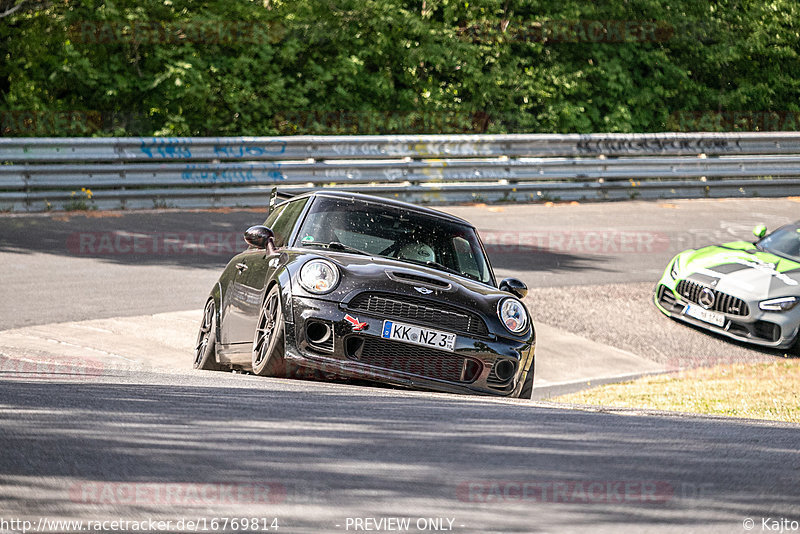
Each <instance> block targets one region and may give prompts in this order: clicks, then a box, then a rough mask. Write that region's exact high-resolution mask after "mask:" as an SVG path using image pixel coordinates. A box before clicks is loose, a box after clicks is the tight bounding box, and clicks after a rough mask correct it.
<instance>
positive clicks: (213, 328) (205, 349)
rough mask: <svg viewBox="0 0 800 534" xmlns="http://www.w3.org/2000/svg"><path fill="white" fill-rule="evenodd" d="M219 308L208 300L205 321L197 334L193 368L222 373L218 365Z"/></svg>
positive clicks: (204, 315) (212, 300) (211, 300)
mask: <svg viewBox="0 0 800 534" xmlns="http://www.w3.org/2000/svg"><path fill="white" fill-rule="evenodd" d="M216 343H217V306H216V304H215V303H214V299H208V302H206V307H205V308H204V309H203V321H202V322H201V323H200V331H199V332H198V334H197V343H195V346H194V362H193V364H192V367H194V368H195V369H203V370H205V371H222V370H223V367H222V366H220V365H219V364H218V363H217V350H216Z"/></svg>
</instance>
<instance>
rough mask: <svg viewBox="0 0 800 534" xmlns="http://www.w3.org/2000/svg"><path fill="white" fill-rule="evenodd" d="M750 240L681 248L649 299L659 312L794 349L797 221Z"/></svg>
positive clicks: (799, 320)
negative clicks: (753, 240)
mask: <svg viewBox="0 0 800 534" xmlns="http://www.w3.org/2000/svg"><path fill="white" fill-rule="evenodd" d="M753 233H754V234H755V236H756V237H758V238H759V240H758V241H757V242H756V243H755V244H754V243H749V242H747V241H736V242H733V243H726V244H724V245H717V246H710V247H705V248H701V249H699V250H693V249H690V250H685V251H683V252H681V253H680V254H678V255H677V256H675V257H674V258H673V259H672V261H670V262H669V265H667V268H666V270H665V271H664V275H663V276H662V277H661V280H660V281H659V282H658V284H657V285H656V288H655V295H654V301H655V304H656V306H657V307H658V309H659V310H661V311H662V312H663V313H664V314H665V315H668V316H670V317H672V318H674V319H679V320H681V321H685V322H687V323H691V324H693V325H696V326H699V327H702V328H705V329H708V330H711V331H713V332H717V333H719V334H723V335H725V336H728V337H731V338H733V339H737V340H739V341H746V342H749V343H755V344H758V345H762V346H765V347H772V348H775V349H787V348H790V347H792V348H793V350H794V351H795V352H798V351H800V333H798V330H800V305H798V304H800V221H798V222H796V223H794V224H789V225H786V226H783V227H781V228H779V229H778V230H776V231H774V232H773V233H771V234H769V235H766V233H767V228H766V227H765V226H764V225H759V226H757V227H756V228H755V229H754V230H753Z"/></svg>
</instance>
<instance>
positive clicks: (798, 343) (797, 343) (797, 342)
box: [787, 332, 800, 357]
mask: <svg viewBox="0 0 800 534" xmlns="http://www.w3.org/2000/svg"><path fill="white" fill-rule="evenodd" d="M787 352H788V353H789V354H790V355H792V356H797V357H800V332H798V334H797V337H796V338H794V345H792V346H791V347H789V348H788V349H787Z"/></svg>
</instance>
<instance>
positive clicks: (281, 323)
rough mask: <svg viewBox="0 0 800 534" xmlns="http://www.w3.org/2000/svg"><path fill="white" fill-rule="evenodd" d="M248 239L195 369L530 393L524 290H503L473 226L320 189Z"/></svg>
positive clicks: (207, 324) (215, 307) (205, 324)
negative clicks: (317, 374)
mask: <svg viewBox="0 0 800 534" xmlns="http://www.w3.org/2000/svg"><path fill="white" fill-rule="evenodd" d="M244 239H245V241H246V242H247V243H248V245H249V248H248V249H247V250H246V251H244V252H242V253H241V254H239V255H237V256H235V257H234V258H233V259H232V260H231V261H230V263H229V264H228V266H227V267H226V268H225V270H224V272H223V273H222V276H221V277H220V279H219V281H218V282H217V284H216V285H215V286H214V289H213V290H212V291H211V295H210V296H209V298H208V302H207V303H206V306H205V311H204V314H203V321H202V325H201V328H200V333H199V336H198V339H197V345H196V350H195V358H194V367H195V368H197V369H209V370H224V369H241V370H246V371H252V372H253V373H255V374H257V375H263V376H277V377H291V376H294V375H295V373H296V372H297V370H298V369H304V370H308V369H311V370H316V371H318V372H322V373H323V374H328V375H336V376H339V377H345V378H357V379H366V380H370V381H377V382H383V383H388V384H393V385H399V386H406V387H413V388H418V389H426V390H436V391H445V392H454V393H480V394H487V395H502V396H510V397H521V398H530V397H531V393H532V391H533V371H534V347H535V339H536V336H535V331H534V327H533V322H532V320H531V317H530V314H529V313H528V311H527V309H526V308H525V305H524V304H522V301H521V300H520V299H522V298H523V297H524V296H525V295H526V293H527V287H526V286H525V284H523V283H522V282H520V281H519V280H516V279H513V278H508V279H505V280H503V281H502V282H500V284H499V285H498V284H497V283H496V281H495V278H494V273H493V272H492V268H491V265H490V264H489V260H488V258H487V257H486V253H485V251H484V248H483V245H482V244H481V241H480V239H479V237H478V234H477V231H476V230H475V228H474V227H473V226H472V225H471V224H469V223H468V222H466V221H464V220H462V219H459V218H457V217H454V216H452V215H448V214H446V213H441V212H438V211H434V210H431V209H427V208H422V207H418V206H414V205H411V204H406V203H403V202H397V201H392V200H386V199H382V198H376V197H372V196H367V195H360V194H354V193H342V192H327V191H326V192H316V193H311V194H306V195H302V196H298V197H295V198H292V199H290V200H288V201H285V202H282V203H280V204H278V205H277V206H274V207H273V208H272V209H271V211H270V213H269V216H268V217H267V220H266V221H265V222H264V225H263V226H262V225H259V226H253V227H251V228H249V229H248V230H247V231H246V232H245V234H244Z"/></svg>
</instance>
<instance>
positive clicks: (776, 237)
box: [758, 224, 800, 261]
mask: <svg viewBox="0 0 800 534" xmlns="http://www.w3.org/2000/svg"><path fill="white" fill-rule="evenodd" d="M758 246H759V248H761V249H763V250H765V251H767V252H771V253H772V254H775V255H776V256H782V257H784V258H788V259H790V260H794V261H800V224H791V225H789V226H784V227H783V228H779V229H778V230H776V231H774V232H772V233H771V234H770V235H768V236H767V237H765V238H764V239H762V240H761V241H759V242H758Z"/></svg>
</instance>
